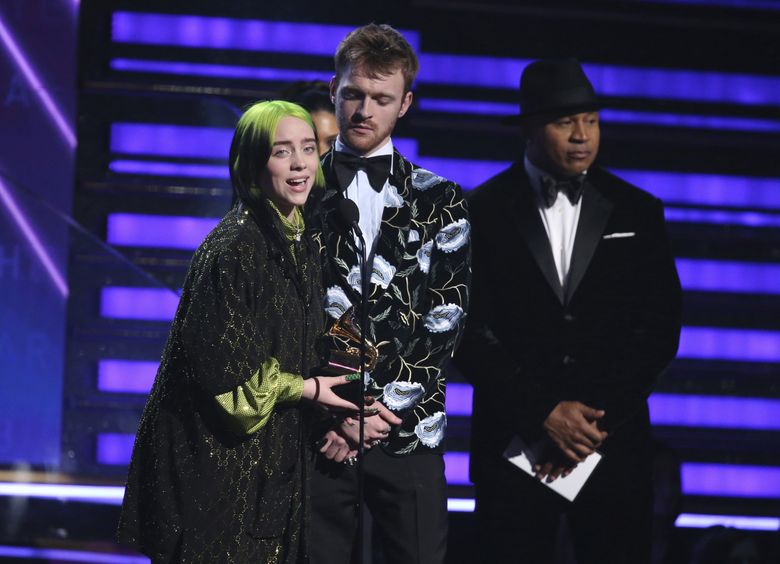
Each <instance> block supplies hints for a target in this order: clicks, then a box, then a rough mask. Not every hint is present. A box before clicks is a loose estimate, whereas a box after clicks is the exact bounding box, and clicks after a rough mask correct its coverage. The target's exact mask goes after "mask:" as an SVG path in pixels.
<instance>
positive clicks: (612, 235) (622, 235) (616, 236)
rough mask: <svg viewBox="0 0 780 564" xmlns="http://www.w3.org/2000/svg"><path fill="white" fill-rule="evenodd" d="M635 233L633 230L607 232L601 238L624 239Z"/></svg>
mask: <svg viewBox="0 0 780 564" xmlns="http://www.w3.org/2000/svg"><path fill="white" fill-rule="evenodd" d="M634 235H636V233H634V232H633V231H626V232H625V233H609V234H608V235H604V236H603V237H602V239H624V238H625V237H633V236H634Z"/></svg>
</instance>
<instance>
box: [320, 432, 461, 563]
mask: <svg viewBox="0 0 780 564" xmlns="http://www.w3.org/2000/svg"><path fill="white" fill-rule="evenodd" d="M364 468H365V481H364V500H365V501H364V503H365V505H364V511H365V510H366V509H367V510H368V511H370V512H371V517H372V519H373V522H374V526H375V528H377V529H378V532H379V534H380V538H381V546H382V548H383V553H384V556H385V560H384V561H385V562H386V563H387V564H442V563H443V562H444V557H445V554H446V549H447V489H446V482H445V479H444V460H443V457H442V456H441V455H440V454H434V453H420V454H410V455H406V456H391V455H389V454H386V453H385V452H383V451H382V450H381V448H373V449H371V450H370V451H369V452H368V453H367V454H366V457H365V459H364ZM310 491H311V507H312V522H311V529H310V532H311V535H310V538H309V543H308V545H309V553H310V556H311V564H349V563H350V562H351V561H353V560H352V558H353V546H354V541H355V532H356V530H357V513H356V504H357V467H356V466H355V467H353V466H347V465H345V464H339V463H335V462H332V461H329V460H326V459H324V458H323V457H321V456H319V457H318V458H317V464H316V466H315V471H314V473H313V476H312V480H311V489H310Z"/></svg>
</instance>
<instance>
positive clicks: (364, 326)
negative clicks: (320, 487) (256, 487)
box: [352, 221, 371, 564]
mask: <svg viewBox="0 0 780 564" xmlns="http://www.w3.org/2000/svg"><path fill="white" fill-rule="evenodd" d="M352 229H353V230H354V232H355V234H356V235H357V236H358V238H359V239H360V248H361V253H360V257H359V258H360V287H361V292H360V296H361V300H360V394H359V398H358V417H359V423H360V426H359V428H358V456H357V496H358V497H357V532H356V534H357V539H356V543H355V550H356V551H357V554H358V562H360V563H361V564H362V562H363V561H364V554H363V533H364V523H363V521H364V519H363V513H364V512H363V490H364V483H365V470H364V464H363V459H364V457H365V454H366V452H365V447H364V441H365V429H364V425H363V422H364V417H365V406H366V400H365V386H366V383H365V382H366V331H368V292H369V289H370V288H371V277H370V276H369V274H370V269H369V267H368V249H367V248H366V240H365V238H364V237H363V232H362V231H361V230H360V227H359V226H358V224H357V221H355V222H354V223H353V224H352Z"/></svg>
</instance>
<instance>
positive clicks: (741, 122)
mask: <svg viewBox="0 0 780 564" xmlns="http://www.w3.org/2000/svg"><path fill="white" fill-rule="evenodd" d="M417 104H418V107H419V108H420V109H421V110H424V111H428V112H442V113H455V114H471V115H491V116H508V115H514V114H517V113H518V107H517V104H509V103H505V102H483V101H470V100H444V99H436V98H422V99H420V100H419V101H418V103H417ZM599 117H600V119H601V121H602V122H603V123H630V124H643V125H656V126H663V127H687V128H697V129H719V130H727V131H728V130H733V131H761V132H768V133H776V132H780V121H777V120H767V119H757V118H755V119H754V118H737V117H724V116H703V115H685V114H667V113H658V112H639V111H627V110H601V111H600V112H599Z"/></svg>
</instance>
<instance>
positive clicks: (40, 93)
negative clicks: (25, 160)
mask: <svg viewBox="0 0 780 564" xmlns="http://www.w3.org/2000/svg"><path fill="white" fill-rule="evenodd" d="M0 39H2V41H3V43H4V44H5V48H6V50H8V52H9V53H10V54H11V57H12V58H13V60H14V62H15V63H16V66H17V67H19V70H20V71H21V72H22V74H23V75H24V78H26V79H27V82H28V83H29V84H30V88H31V89H32V91H33V92H34V93H35V95H36V96H37V97H38V99H39V100H40V101H41V103H42V104H43V106H44V107H45V108H46V110H47V111H48V112H49V116H50V117H51V119H52V120H53V121H54V124H55V125H56V126H57V128H58V129H59V130H60V133H62V136H63V137H64V138H65V141H66V142H67V143H68V146H69V147H70V148H71V149H74V148H75V147H76V136H75V135H74V134H73V130H71V128H70V125H68V122H67V121H66V120H65V118H64V117H63V116H62V114H61V113H60V110H59V108H58V107H57V105H56V104H55V103H54V101H53V100H52V99H51V97H50V96H49V92H48V90H47V89H46V87H45V86H44V85H43V84H42V83H41V81H40V80H39V79H38V76H37V75H36V74H35V71H33V69H32V67H31V66H30V64H29V63H28V62H27V59H26V58H25V56H24V54H23V53H22V51H21V50H20V49H19V47H18V45H17V44H16V41H14V38H13V36H11V33H10V32H9V31H8V28H7V27H6V25H5V22H4V21H3V19H2V17H0Z"/></svg>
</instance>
